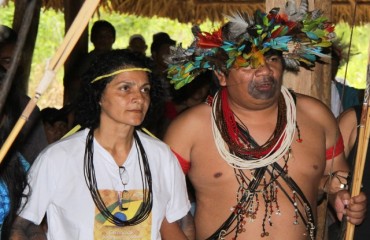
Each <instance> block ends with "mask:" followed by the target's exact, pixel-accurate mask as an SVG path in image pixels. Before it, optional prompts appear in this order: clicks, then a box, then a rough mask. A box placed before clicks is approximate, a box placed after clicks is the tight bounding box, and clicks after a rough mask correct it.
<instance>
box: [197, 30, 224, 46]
mask: <svg viewBox="0 0 370 240" xmlns="http://www.w3.org/2000/svg"><path fill="white" fill-rule="evenodd" d="M198 38H199V40H198V43H197V45H198V47H200V48H216V47H220V46H222V42H223V41H222V31H221V28H220V29H219V30H217V31H215V32H213V33H208V32H202V33H199V34H198Z"/></svg>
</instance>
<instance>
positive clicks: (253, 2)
mask: <svg viewBox="0 0 370 240" xmlns="http://www.w3.org/2000/svg"><path fill="white" fill-rule="evenodd" d="M70 1H73V0H70ZM355 3H356V4H355ZM43 5H44V7H45V8H47V9H48V8H52V9H55V10H60V11H63V0H43ZM355 5H356V18H355V21H356V24H363V23H368V22H370V0H333V1H332V16H333V17H332V20H333V21H334V22H339V21H345V22H348V23H352V21H353V16H354V6H355ZM100 8H103V9H105V10H106V11H114V12H118V13H125V14H133V15H136V16H144V17H153V16H158V17H167V18H170V19H177V20H178V21H179V22H185V23H188V22H192V23H200V22H203V21H205V20H207V19H209V20H211V21H222V20H223V18H224V14H230V13H231V12H235V11H237V10H239V11H246V12H249V13H252V12H254V11H255V10H256V9H261V10H264V9H265V1H263V0H102V1H101V3H100Z"/></svg>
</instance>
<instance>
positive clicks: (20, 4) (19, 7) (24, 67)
mask: <svg viewBox="0 0 370 240" xmlns="http://www.w3.org/2000/svg"><path fill="white" fill-rule="evenodd" d="M14 4H15V9H14V17H13V26H12V27H13V29H14V30H15V31H16V32H17V33H19V29H20V28H21V24H22V20H23V16H24V14H25V11H26V8H27V4H29V2H28V1H24V0H15V1H14ZM40 9H41V1H37V2H36V7H35V12H34V14H33V19H32V22H31V26H30V30H29V32H28V35H27V40H26V42H25V44H24V47H23V51H22V56H21V60H20V63H19V65H18V68H17V72H16V76H15V77H14V84H16V86H17V88H18V89H19V90H20V92H21V93H23V94H25V95H27V92H28V81H29V78H30V73H31V63H32V56H33V52H34V49H35V44H36V37H37V31H38V25H39V20H40Z"/></svg>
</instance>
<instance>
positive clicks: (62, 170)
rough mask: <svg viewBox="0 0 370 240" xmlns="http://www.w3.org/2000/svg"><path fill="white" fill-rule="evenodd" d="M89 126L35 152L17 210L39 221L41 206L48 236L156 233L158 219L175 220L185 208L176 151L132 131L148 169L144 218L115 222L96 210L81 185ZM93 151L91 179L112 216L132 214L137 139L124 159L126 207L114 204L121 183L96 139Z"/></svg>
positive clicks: (137, 184)
mask: <svg viewBox="0 0 370 240" xmlns="http://www.w3.org/2000/svg"><path fill="white" fill-rule="evenodd" d="M88 131H89V130H88V129H85V130H83V131H81V132H78V133H76V134H74V135H72V136H70V137H69V138H66V139H64V140H61V141H59V142H57V143H55V144H52V145H50V146H49V147H48V148H46V149H45V150H44V151H43V152H42V153H41V154H40V155H39V157H38V158H37V160H36V161H35V163H34V164H33V165H32V167H31V170H30V173H29V180H30V187H31V195H30V198H29V199H28V203H27V204H26V206H25V208H24V209H23V210H22V212H21V213H20V216H21V217H22V218H25V219H28V220H30V221H32V222H34V223H35V224H40V222H41V221H42V219H43V217H44V215H45V212H46V213H47V220H48V233H47V237H48V239H61V240H66V239H74V240H75V239H76V240H77V239H89V240H90V239H109V240H115V239H149V238H151V239H161V236H160V233H159V230H160V226H161V223H162V221H163V219H164V218H165V217H166V218H167V220H168V221H169V222H174V221H176V220H179V219H181V218H182V217H184V216H185V215H186V214H187V213H188V211H189V209H190V203H189V200H188V196H187V191H186V184H185V176H184V174H183V172H182V170H181V167H180V165H179V163H178V161H177V159H176V157H175V156H174V155H173V154H172V152H171V150H170V149H169V147H168V146H167V145H166V144H164V143H163V142H161V141H159V140H156V139H154V138H151V137H149V136H147V135H145V134H143V133H141V132H137V133H138V135H139V138H140V140H141V142H142V144H143V147H144V149H145V152H146V155H147V157H148V161H149V166H150V171H151V174H152V182H153V183H152V189H153V208H152V212H151V214H150V216H149V217H148V219H146V220H145V221H144V222H143V223H140V224H138V225H135V226H129V227H117V226H115V225H113V224H111V223H110V222H108V221H107V220H106V219H105V218H104V217H103V216H102V215H101V213H100V212H99V210H98V209H97V208H96V206H95V204H94V201H93V199H92V197H91V194H90V191H89V190H88V187H87V185H86V181H85V178H84V167H83V166H84V152H85V143H86V136H87V134H88ZM93 151H94V158H93V159H94V167H95V176H96V182H97V186H98V189H99V192H100V195H101V196H102V198H103V200H104V202H105V205H106V206H107V208H108V209H109V210H110V211H111V212H112V213H113V214H115V215H116V216H120V217H122V218H126V219H131V218H132V217H133V216H134V214H135V213H136V211H137V209H138V208H139V206H140V203H141V202H142V181H141V172H140V165H139V161H138V152H137V148H136V144H135V143H134V144H133V146H132V148H131V151H130V153H129V155H128V157H127V160H126V161H125V163H124V165H123V166H124V167H125V168H126V170H127V172H128V174H129V181H128V184H127V185H126V186H125V190H128V191H129V195H125V197H124V198H123V199H124V200H126V199H125V198H127V199H129V202H128V203H127V205H125V207H126V206H128V210H126V211H122V210H120V209H119V206H118V195H119V194H120V192H121V191H122V190H123V184H122V182H121V179H120V175H119V168H118V166H117V164H116V162H115V161H114V159H113V158H112V156H111V155H110V154H109V153H108V152H107V151H106V150H105V149H104V148H103V147H102V146H100V145H99V143H98V142H97V141H94V149H93ZM140 162H141V158H140ZM141 165H142V166H143V164H142V162H141ZM26 191H27V190H26ZM128 196H129V197H128Z"/></svg>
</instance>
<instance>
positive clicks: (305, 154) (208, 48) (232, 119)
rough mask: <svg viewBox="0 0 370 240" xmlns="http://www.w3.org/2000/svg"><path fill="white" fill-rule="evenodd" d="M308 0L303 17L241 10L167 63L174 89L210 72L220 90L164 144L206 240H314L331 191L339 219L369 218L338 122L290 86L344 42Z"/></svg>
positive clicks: (174, 127)
mask: <svg viewBox="0 0 370 240" xmlns="http://www.w3.org/2000/svg"><path fill="white" fill-rule="evenodd" d="M289 2H291V1H289ZM305 2H306V1H303V3H302V4H301V6H300V8H299V11H291V10H292V8H288V9H287V11H285V12H283V13H281V12H280V10H279V9H278V8H274V9H272V10H271V11H270V12H269V13H263V12H260V11H257V12H256V13H255V14H254V16H253V17H248V16H247V15H246V14H244V13H237V14H235V15H233V16H231V17H229V21H228V22H227V23H226V24H225V25H223V26H222V27H221V28H220V29H218V30H216V31H215V32H213V33H206V32H199V33H197V36H196V37H195V42H194V43H193V44H192V45H191V46H190V47H189V48H188V49H183V48H182V47H181V45H180V46H179V47H177V48H176V49H173V51H172V55H171V56H170V57H169V58H168V63H169V77H170V78H171V79H172V83H173V84H174V85H175V88H181V87H182V86H184V85H186V84H187V83H189V82H191V81H192V80H193V79H194V78H195V77H196V76H197V75H199V74H200V73H201V72H203V71H206V70H209V69H211V70H213V71H214V74H215V75H216V76H217V78H218V82H219V84H220V89H219V91H218V92H217V93H216V94H215V96H213V97H210V98H209V99H208V100H207V104H201V105H198V106H196V107H193V108H192V109H190V110H188V111H186V112H184V113H183V114H181V115H180V116H179V117H178V118H177V119H175V120H174V121H173V122H172V124H171V125H170V127H169V128H168V131H167V133H166V135H165V138H164V140H165V141H166V142H167V143H168V144H169V145H170V146H171V148H172V149H173V151H174V152H175V153H176V154H177V157H178V159H179V161H180V163H181V165H182V167H183V170H184V171H185V172H186V173H187V174H188V176H189V179H190V181H191V182H192V184H193V186H194V188H195V193H196V204H197V207H196V211H195V218H194V220H195V229H196V238H197V239H259V238H261V237H262V238H268V239H292V240H293V239H294V240H297V239H315V238H316V227H317V226H316V221H317V212H316V209H317V200H318V199H319V198H320V197H321V196H322V195H323V194H324V193H328V194H329V195H328V196H329V199H330V202H331V204H332V205H333V207H334V208H335V210H336V212H337V216H338V218H339V219H342V218H343V217H345V218H346V219H347V220H348V221H349V222H351V223H353V224H359V223H361V221H362V220H363V218H364V214H365V210H366V197H365V196H364V194H363V193H361V194H360V195H359V196H355V197H352V198H351V197H350V194H349V192H348V191H347V190H346V189H347V186H348V184H349V182H348V176H349V173H348V172H349V168H348V166H347V164H346V162H345V161H344V157H343V141H342V137H341V135H340V132H339V129H338V125H337V123H336V120H335V118H334V116H333V115H332V113H331V112H330V110H329V109H328V108H327V107H326V106H325V105H324V104H323V103H321V102H320V101H318V100H317V99H314V98H312V97H309V96H305V95H302V94H298V93H294V92H292V91H290V90H288V89H287V88H285V87H284V86H283V85H282V79H283V72H284V70H285V69H291V70H299V66H305V67H307V68H311V67H313V66H314V63H315V62H316V61H318V60H319V59H320V58H323V57H326V55H325V54H324V51H325V50H326V49H329V47H330V46H331V42H332V40H333V38H334V37H335V34H334V32H333V31H334V26H333V24H331V23H329V22H327V21H326V18H325V17H323V16H322V13H321V12H319V11H313V12H309V13H308V12H307V6H304V3H305ZM289 6H290V5H288V7H289ZM302 9H303V10H302ZM304 9H306V10H305V11H304ZM288 10H289V11H288ZM287 230H289V234H287V232H286V231H287Z"/></svg>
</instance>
